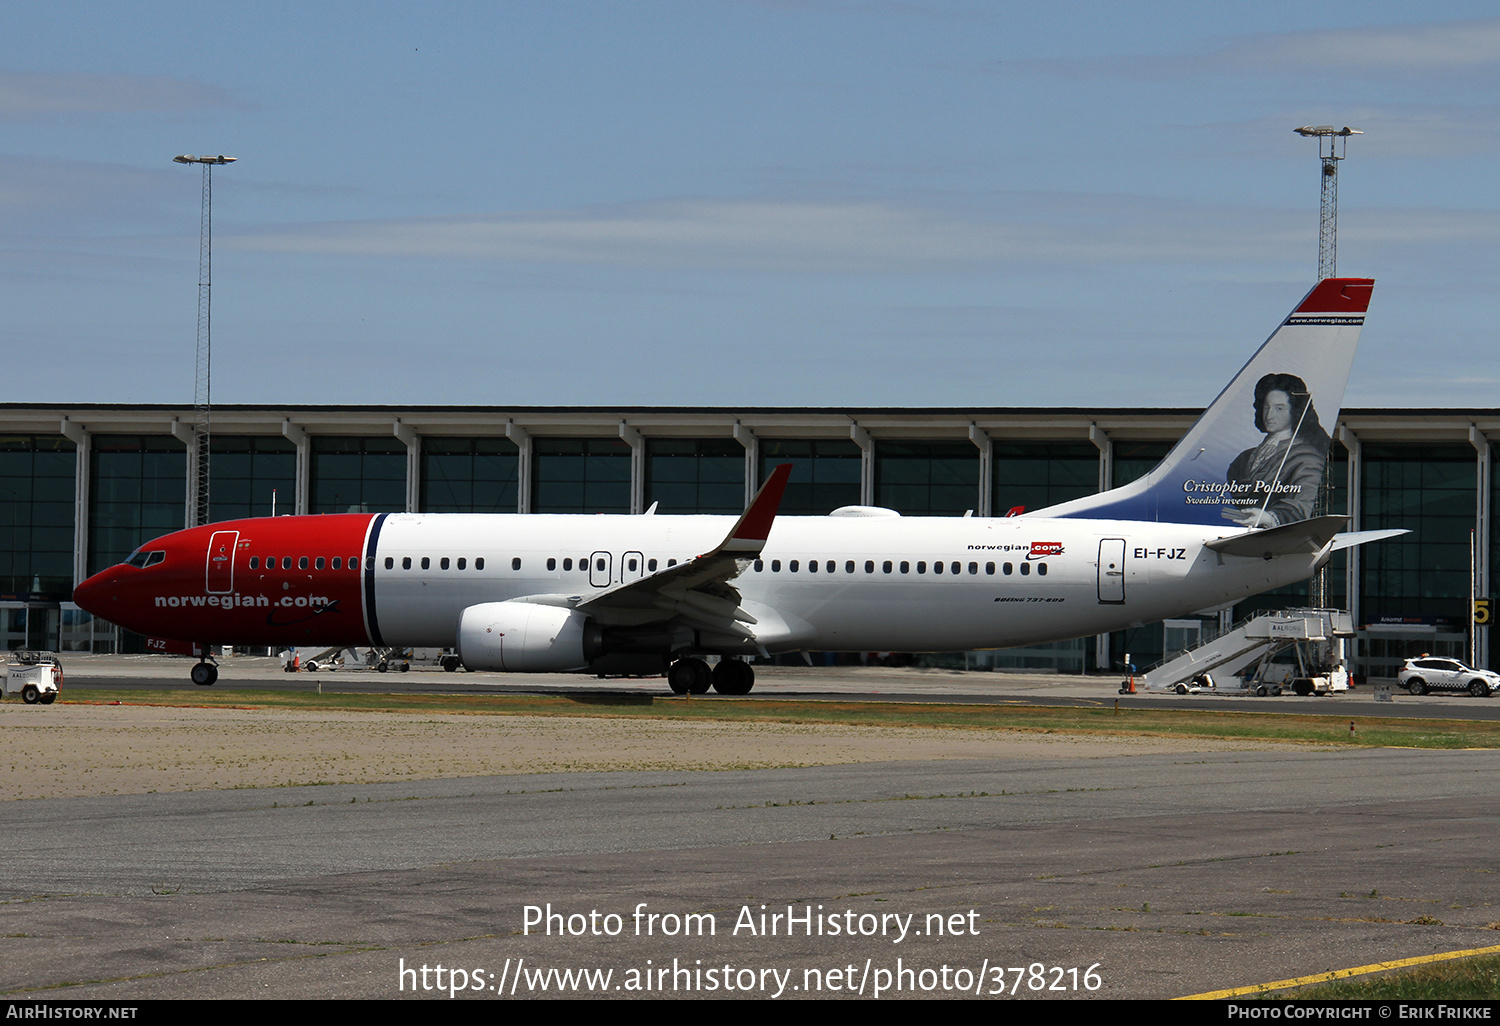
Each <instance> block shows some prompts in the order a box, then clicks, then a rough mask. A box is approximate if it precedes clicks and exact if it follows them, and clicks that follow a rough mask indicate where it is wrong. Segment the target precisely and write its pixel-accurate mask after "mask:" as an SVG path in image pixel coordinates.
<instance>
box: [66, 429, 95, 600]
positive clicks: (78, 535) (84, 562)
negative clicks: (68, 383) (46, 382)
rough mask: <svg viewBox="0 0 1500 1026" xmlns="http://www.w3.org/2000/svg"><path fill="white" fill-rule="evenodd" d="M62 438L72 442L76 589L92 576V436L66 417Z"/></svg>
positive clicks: (74, 573) (74, 578)
mask: <svg viewBox="0 0 1500 1026" xmlns="http://www.w3.org/2000/svg"><path fill="white" fill-rule="evenodd" d="M61 430H62V435H63V437H64V438H66V439H68V440H69V441H71V442H72V443H73V446H74V451H75V456H74V458H75V460H76V461H77V462H75V463H74V465H73V586H74V587H77V586H78V585H80V584H82V583H83V582H84V580H85V579H86V578H87V577H88V575H89V464H90V463H92V462H93V460H92V458H91V456H90V452H89V449H90V446H89V433H88V432H87V431H85V430H84V429H83V427H82V426H81V425H78V424H75V423H73V422H72V421H71V420H69V419H68V418H67V417H64V418H63V419H62V428H61Z"/></svg>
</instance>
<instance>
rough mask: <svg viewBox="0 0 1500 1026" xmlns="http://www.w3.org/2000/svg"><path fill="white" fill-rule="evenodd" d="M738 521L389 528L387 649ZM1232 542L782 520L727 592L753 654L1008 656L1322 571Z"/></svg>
mask: <svg viewBox="0 0 1500 1026" xmlns="http://www.w3.org/2000/svg"><path fill="white" fill-rule="evenodd" d="M734 522H735V520H734V518H733V517H721V516H615V515H598V516H575V515H556V516H547V515H534V516H526V517H516V516H506V515H477V514H467V515H458V514H392V515H390V516H389V517H387V518H386V520H385V523H384V527H383V530H382V531H381V533H380V536H379V539H378V545H377V547H376V550H375V555H376V560H375V571H374V578H373V595H374V607H375V613H376V616H377V617H378V629H379V634H380V635H381V636H382V637H383V638H385V639H386V640H387V641H389V642H391V643H398V642H399V643H401V644H411V645H422V646H438V645H452V644H453V643H454V640H455V635H456V632H457V627H458V623H459V618H460V616H461V614H462V612H463V610H464V609H465V608H466V607H469V606H472V605H475V604H478V603H485V602H496V601H504V600H511V599H532V600H535V599H536V598H537V597H539V596H540V597H543V598H544V600H549V599H550V600H551V601H553V602H555V603H556V604H576V602H577V601H579V600H583V601H587V599H588V598H589V596H590V595H592V594H596V593H598V592H601V591H603V590H604V589H605V588H608V587H611V586H615V585H619V584H621V583H624V582H627V581H629V580H633V579H635V578H637V577H641V576H648V575H649V574H650V573H652V572H655V571H657V570H660V569H664V568H666V567H667V566H668V564H669V561H676V562H685V561H687V560H690V559H692V558H693V557H694V556H697V555H699V554H701V553H703V552H705V551H708V550H710V549H712V548H713V547H714V546H715V545H716V544H717V543H718V542H719V541H720V540H721V539H722V538H723V537H724V535H725V532H726V531H727V530H728V529H729V528H730V527H731V525H733V524H734ZM1234 533H1238V532H1236V531H1235V530H1234V529H1233V528H1230V527H1225V528H1218V529H1216V528H1208V527H1198V526H1191V525H1180V524H1155V523H1141V522H1129V521H1108V520H1099V521H1091V520H1073V519H1043V518H1027V517H1014V518H1004V519H991V518H978V517H964V518H936V517H934V518H925V517H924V518H918V517H897V516H874V517H844V516H828V517H779V518H777V520H776V522H775V527H774V528H773V530H772V532H771V535H770V537H769V539H768V541H767V543H766V546H765V550H764V552H763V553H762V556H761V558H760V559H759V560H758V561H756V562H754V563H750V564H748V565H747V566H746V567H745V569H744V570H743V572H742V573H741V574H740V575H739V576H738V577H736V578H734V579H733V580H732V581H731V582H730V583H731V584H732V585H733V586H734V588H736V589H737V590H738V591H739V593H740V594H741V595H742V596H743V600H744V601H743V602H742V603H741V605H742V607H743V608H744V609H746V610H748V611H749V612H751V613H752V614H754V615H755V617H756V619H757V623H756V624H755V625H754V626H753V628H752V629H753V631H754V634H755V639H754V641H753V642H750V643H747V644H746V645H744V646H743V647H742V650H743V651H755V650H757V649H764V650H766V651H772V652H775V651H790V650H796V649H815V650H823V651H928V652H932V651H957V650H964V649H976V648H1000V647H1006V646H1013V645H1022V644H1030V643H1037V642H1044V641H1054V640H1061V639H1066V638H1075V637H1081V636H1085V635H1090V634H1098V633H1103V632H1107V631H1112V630H1118V629H1121V628H1124V627H1128V626H1132V625H1136V624H1141V623H1148V622H1151V621H1154V620H1160V619H1163V618H1165V617H1168V616H1173V615H1181V614H1185V613H1189V612H1192V611H1195V610H1202V609H1208V608H1213V607H1217V606H1222V605H1225V604H1227V603H1231V602H1235V601H1238V600H1241V599H1243V598H1246V597H1248V596H1250V595H1254V594H1257V593H1259V592H1263V591H1266V590H1269V589H1271V588H1275V587H1279V586H1281V585H1284V584H1288V583H1291V582H1294V581H1297V580H1301V579H1304V578H1306V577H1307V576H1309V574H1311V573H1312V571H1313V570H1314V569H1315V567H1316V564H1317V562H1318V559H1319V556H1318V555H1311V554H1308V555H1297V556H1279V557H1276V558H1274V559H1259V558H1246V557H1236V556H1222V557H1221V556H1220V555H1219V554H1218V553H1216V552H1214V551H1212V550H1209V549H1206V548H1204V542H1206V541H1211V540H1213V539H1216V538H1221V537H1225V536H1228V535H1231V534H1234ZM424 558H425V559H426V560H427V564H428V565H427V568H426V569H423V568H422V560H423V559H424ZM445 559H446V560H447V561H448V562H447V567H448V568H447V569H442V566H443V560H445ZM408 560H409V561H410V563H409V566H410V568H409V569H407V568H406V566H407V561H408ZM459 560H463V563H464V569H462V570H460V569H458V565H459ZM479 560H483V569H476V566H477V565H478V561H479ZM549 561H550V563H549ZM388 564H389V568H388ZM939 564H940V565H941V572H937V567H938V565H939ZM814 565H815V566H816V569H812V567H813V566H814ZM794 567H795V569H794ZM955 567H956V570H955ZM719 647H729V646H723V645H720V646H719Z"/></svg>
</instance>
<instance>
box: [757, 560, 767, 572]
mask: <svg viewBox="0 0 1500 1026" xmlns="http://www.w3.org/2000/svg"><path fill="white" fill-rule="evenodd" d="M765 568H766V562H765V560H763V559H757V560H756V561H755V572H756V573H760V572H761V571H762V570H764V569H765Z"/></svg>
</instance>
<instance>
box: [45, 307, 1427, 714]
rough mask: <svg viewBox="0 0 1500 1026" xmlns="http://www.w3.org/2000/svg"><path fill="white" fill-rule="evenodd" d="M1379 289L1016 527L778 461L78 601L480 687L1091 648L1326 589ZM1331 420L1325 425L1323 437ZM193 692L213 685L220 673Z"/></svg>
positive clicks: (207, 569)
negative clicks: (444, 653)
mask: <svg viewBox="0 0 1500 1026" xmlns="http://www.w3.org/2000/svg"><path fill="white" fill-rule="evenodd" d="M1372 286H1373V282H1372V281H1370V280H1368V279H1361V278H1332V279H1327V280H1324V281H1322V282H1319V283H1318V285H1317V286H1316V287H1314V288H1313V289H1312V291H1311V292H1309V293H1308V294H1307V296H1306V297H1305V298H1304V299H1303V300H1302V302H1300V303H1299V304H1298V305H1297V308H1296V309H1295V310H1294V311H1293V312H1292V313H1291V315H1290V316H1288V317H1287V319H1286V320H1285V321H1283V322H1282V324H1281V326H1280V327H1279V328H1278V329H1277V330H1276V331H1275V332H1274V333H1273V334H1272V335H1271V337H1270V339H1269V340H1267V341H1266V343H1265V344H1264V345H1262V346H1261V348H1260V349H1259V350H1258V351H1257V352H1256V353H1255V355H1254V356H1253V357H1252V358H1251V359H1250V362H1249V363H1247V364H1246V365H1245V366H1244V367H1243V368H1242V369H1241V370H1240V372H1239V373H1238V374H1237V375H1235V377H1234V379H1233V380H1232V381H1231V382H1230V383H1229V386H1228V387H1227V388H1225V389H1224V391H1223V392H1221V393H1220V394H1219V396H1218V398H1217V399H1215V400H1214V402H1213V403H1212V404H1211V405H1210V406H1209V408H1208V409H1207V410H1206V411H1205V412H1204V414H1203V416H1202V417H1200V418H1199V419H1198V421H1197V422H1196V423H1195V424H1194V425H1193V427H1192V428H1191V429H1190V430H1189V431H1188V433H1187V434H1186V435H1185V436H1184V437H1183V438H1182V440H1181V441H1180V442H1178V443H1177V445H1176V446H1175V447H1174V448H1173V449H1172V451H1171V452H1170V453H1169V454H1168V455H1167V457H1166V458H1165V459H1164V460H1163V461H1162V462H1161V464H1160V465H1158V466H1157V467H1156V468H1155V469H1154V470H1152V471H1151V473H1149V474H1147V475H1146V476H1145V477H1143V478H1141V479H1140V480H1138V481H1135V482H1134V483H1132V484H1129V485H1126V486H1124V487H1122V488H1116V489H1113V490H1111V491H1107V492H1101V493H1099V494H1097V495H1092V496H1088V497H1086V498H1081V499H1076V500H1073V501H1071V502H1066V503H1063V504H1061V505H1058V506H1053V507H1051V508H1049V509H1045V510H1040V511H1037V512H1034V513H1026V514H1023V515H1021V516H1016V517H1006V518H999V519H992V518H982V517H961V518H959V517H951V518H936V517H902V516H901V515H899V514H898V513H896V512H895V511H893V510H887V509H879V508H873V507H864V506H855V507H845V508H843V509H838V510H835V511H834V512H833V513H831V514H829V515H828V516H823V517H777V515H776V512H777V508H778V506H779V504H780V502H781V496H782V492H783V490H784V488H785V487H786V482H787V476H788V474H789V473H790V469H791V468H790V467H789V466H782V467H778V468H777V469H776V470H775V472H773V473H772V474H771V476H770V477H769V478H768V479H767V481H766V482H765V484H764V486H763V487H762V488H761V490H760V492H759V493H758V494H757V495H756V497H755V499H754V500H753V501H752V502H751V504H750V507H749V508H748V509H747V510H746V511H745V513H744V515H743V516H742V517H740V518H739V519H738V520H737V521H736V520H732V519H730V518H728V517H718V516H671V515H664V514H647V515H640V516H613V515H593V516H581V515H515V514H461V513H449V514H434V513H427V514H424V513H379V514H365V513H361V514H328V515H323V516H297V517H277V518H263V519H253V520H233V521H227V522H224V523H218V524H211V525H208V526H204V527H196V528H192V529H189V530H185V531H178V532H175V533H173V534H169V535H167V536H165V537H163V538H158V539H156V540H154V541H150V542H147V543H146V544H145V545H142V546H141V547H140V548H139V549H137V550H136V551H135V552H134V553H133V554H132V555H131V556H130V558H129V559H127V560H126V561H125V562H123V563H120V564H119V565H117V566H113V567H110V568H109V569H107V570H104V571H103V572H101V573H98V574H96V575H94V576H93V577H91V578H89V579H88V580H87V581H85V582H83V583H82V584H81V585H79V587H78V589H77V590H76V592H75V593H74V599H75V601H76V602H77V603H78V604H79V605H80V606H82V607H83V608H84V609H86V610H88V611H89V612H91V613H93V614H95V615H96V616H100V617H103V618H105V619H107V620H110V621H113V622H114V623H117V624H120V625H121V626H124V627H126V628H128V629H130V630H132V631H138V632H140V633H142V634H145V635H148V636H150V637H152V638H165V639H175V640H177V641H179V642H193V643H202V644H204V645H205V651H206V646H207V644H231V645H273V646H286V645H304V646H306V645H314V644H316V645H324V646H333V645H374V646H381V647H384V646H403V647H404V646H408V645H410V646H433V647H437V646H442V647H450V646H451V647H456V649H457V651H458V653H459V656H460V658H461V659H462V660H463V663H464V665H465V666H467V667H468V668H469V669H471V670H499V671H517V672H528V671H529V672H537V671H542V672H546V671H573V670H587V669H589V668H591V667H592V668H599V667H601V666H603V665H605V664H604V663H602V662H601V660H612V661H613V662H614V663H615V664H616V665H618V663H619V662H620V661H621V660H622V659H624V660H630V659H634V660H636V661H637V662H644V663H645V664H646V665H648V666H651V667H654V668H656V669H663V668H665V669H666V670H667V679H668V682H669V683H670V685H671V687H672V688H673V690H675V691H678V692H693V693H701V692H704V691H707V690H708V689H709V687H710V686H712V687H715V688H717V689H718V690H719V691H721V692H725V693H728V694H744V693H746V692H748V691H749V690H750V688H751V686H752V685H753V683H754V679H755V678H754V670H753V669H752V667H751V666H750V664H749V663H747V662H744V661H743V660H741V659H736V658H723V659H721V660H720V661H719V662H718V664H717V666H715V667H714V668H713V669H712V670H710V668H709V665H708V663H706V662H705V661H704V660H703V659H702V658H701V656H703V655H708V654H717V655H719V656H724V657H734V656H748V655H754V654H760V655H768V654H773V653H780V652H794V651H799V650H801V651H807V650H816V651H844V652H861V651H877V650H878V651H897V652H934V651H959V650H966V649H977V648H1003V647H1006V646H1012V645H1024V644H1034V643H1038V642H1044V641H1053V640H1061V639H1066V638H1076V637H1081V636H1086V635H1091V634H1099V633H1103V632H1106V631H1114V630H1119V629H1121V628H1124V627H1128V626H1132V625H1136V624H1142V623H1149V622H1152V621H1155V620H1160V619H1163V618H1166V617H1169V616H1174V615H1182V614H1185V613H1188V612H1191V611H1193V610H1200V609H1207V608H1211V607H1215V606H1222V605H1225V604H1227V603H1230V602H1235V601H1238V600H1240V599H1244V598H1247V597H1249V596H1251V595H1255V594H1257V593H1259V592H1263V591H1267V590H1269V589H1271V588H1275V587H1278V586H1280V585H1284V584H1290V583H1292V582H1295V581H1299V580H1303V579H1305V578H1307V577H1308V576H1309V575H1311V574H1312V573H1313V571H1314V570H1316V569H1317V568H1318V567H1319V566H1321V565H1322V564H1323V563H1324V562H1325V561H1326V560H1327V559H1328V557H1329V555H1330V554H1331V553H1332V552H1333V551H1335V550H1336V549H1339V548H1343V547H1346V546H1348V545H1354V544H1360V543H1362V542H1366V541H1372V540H1375V539H1376V538H1381V537H1389V536H1390V535H1392V534H1399V533H1402V532H1399V531H1381V532H1363V533H1360V534H1343V535H1341V534H1339V531H1340V529H1341V528H1342V527H1343V526H1344V523H1345V518H1343V517H1335V516H1315V515H1314V513H1315V511H1314V502H1315V498H1316V495H1317V492H1318V488H1319V485H1320V484H1321V481H1322V476H1323V469H1324V464H1325V460H1326V457H1327V453H1328V446H1329V436H1328V432H1327V430H1326V427H1325V425H1332V424H1333V423H1334V422H1335V420H1336V419H1337V417H1338V410H1339V404H1340V402H1341V400H1342V397H1343V392H1344V385H1345V382H1346V380H1347V379H1348V375H1349V368H1350V365H1351V363H1352V361H1353V358H1354V349H1355V343H1356V342H1357V340H1358V337H1359V331H1360V326H1361V325H1362V324H1363V323H1364V315H1365V310H1366V308H1367V306H1368V305H1369V300H1370V293H1371V289H1372ZM1320 415H1321V417H1323V418H1326V420H1322V421H1320V419H1319V417H1320ZM192 676H193V680H194V681H196V682H197V683H199V684H212V683H213V682H214V680H215V679H216V677H217V670H216V669H215V667H214V665H213V663H212V662H211V661H210V660H207V659H205V660H204V661H202V662H200V663H198V664H197V665H196V666H195V667H194V668H193V673H192Z"/></svg>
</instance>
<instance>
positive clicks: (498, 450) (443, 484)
mask: <svg viewBox="0 0 1500 1026" xmlns="http://www.w3.org/2000/svg"><path fill="white" fill-rule="evenodd" d="M520 467H521V451H520V450H519V449H517V448H516V446H515V443H513V442H512V441H510V439H508V438H423V439H422V491H421V498H422V502H421V509H422V512H424V513H514V512H516V510H517V509H518V508H519V506H518V504H519V501H520V500H519V490H520V480H521V479H520Z"/></svg>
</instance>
